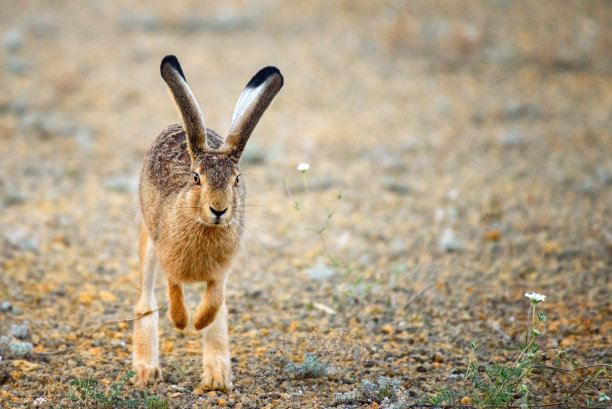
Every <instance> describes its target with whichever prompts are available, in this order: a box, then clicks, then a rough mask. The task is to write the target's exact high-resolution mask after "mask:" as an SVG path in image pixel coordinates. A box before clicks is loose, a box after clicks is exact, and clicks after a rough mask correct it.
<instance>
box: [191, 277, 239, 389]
mask: <svg viewBox="0 0 612 409" xmlns="http://www.w3.org/2000/svg"><path fill="white" fill-rule="evenodd" d="M211 284H212V283H208V288H207V293H206V296H205V297H204V300H203V302H202V305H200V308H198V314H196V320H195V321H196V329H199V328H198V326H197V322H198V321H200V323H205V324H206V326H205V327H204V330H203V331H202V338H203V341H204V351H203V363H204V372H203V374H202V383H201V384H200V388H201V389H203V390H210V389H217V390H228V389H230V386H231V383H230V381H231V375H232V367H231V364H230V352H229V338H228V334H227V307H226V306H225V280H222V282H221V283H215V284H213V285H211ZM216 303H219V304H220V305H219V304H216ZM207 304H208V308H206V305H207ZM211 310H214V313H212V314H211ZM211 315H212V322H210V321H208V320H207V319H206V318H205V317H210V316H211ZM198 317H199V318H200V320H198V319H197V318H198Z"/></svg>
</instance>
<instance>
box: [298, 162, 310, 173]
mask: <svg viewBox="0 0 612 409" xmlns="http://www.w3.org/2000/svg"><path fill="white" fill-rule="evenodd" d="M308 169H310V163H300V164H299V165H298V166H297V170H298V172H302V173H306V171H307V170H308Z"/></svg>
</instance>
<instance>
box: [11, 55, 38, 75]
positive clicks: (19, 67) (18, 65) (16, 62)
mask: <svg viewBox="0 0 612 409" xmlns="http://www.w3.org/2000/svg"><path fill="white" fill-rule="evenodd" d="M31 68H32V64H31V63H30V62H29V61H28V60H26V59H24V58H21V57H15V56H10V57H8V58H7V59H6V60H5V61H4V70H5V71H6V72H7V73H9V74H12V75H25V74H26V73H27V72H28V71H30V69H31Z"/></svg>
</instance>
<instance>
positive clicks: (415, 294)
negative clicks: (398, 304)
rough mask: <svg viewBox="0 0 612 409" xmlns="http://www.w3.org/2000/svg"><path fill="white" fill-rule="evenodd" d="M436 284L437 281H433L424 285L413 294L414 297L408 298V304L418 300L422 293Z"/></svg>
mask: <svg viewBox="0 0 612 409" xmlns="http://www.w3.org/2000/svg"><path fill="white" fill-rule="evenodd" d="M434 285H436V281H435V280H434V281H432V282H430V283H429V284H427V285H426V286H425V287H423V288H422V289H420V290H419V291H417V292H416V293H414V294H412V297H410V298H409V299H408V301H407V302H406V304H407V305H409V304H411V303H412V302H413V301H414V300H416V299H417V298H419V297H420V296H421V295H423V293H425V292H426V291H427V290H429V289H430V288H431V287H433V286H434Z"/></svg>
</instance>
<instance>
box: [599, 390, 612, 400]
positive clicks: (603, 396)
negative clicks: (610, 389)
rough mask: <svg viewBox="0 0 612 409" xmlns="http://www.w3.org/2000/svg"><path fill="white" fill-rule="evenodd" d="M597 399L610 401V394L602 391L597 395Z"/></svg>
mask: <svg viewBox="0 0 612 409" xmlns="http://www.w3.org/2000/svg"><path fill="white" fill-rule="evenodd" d="M597 400H598V401H600V402H603V401H608V400H610V397H609V396H608V395H606V394H605V393H603V392H602V393H600V394H599V396H598V397H597Z"/></svg>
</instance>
